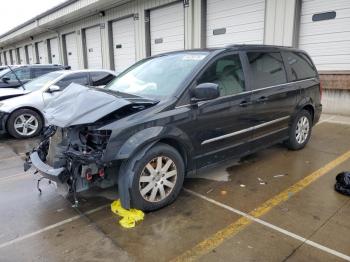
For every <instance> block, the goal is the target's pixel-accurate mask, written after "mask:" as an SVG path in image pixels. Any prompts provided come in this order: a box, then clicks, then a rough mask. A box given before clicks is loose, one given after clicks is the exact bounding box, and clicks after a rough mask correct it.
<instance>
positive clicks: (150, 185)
mask: <svg viewBox="0 0 350 262" xmlns="http://www.w3.org/2000/svg"><path fill="white" fill-rule="evenodd" d="M134 158H136V159H137V160H136V159H134ZM135 160H136V161H135ZM131 165H133V166H131ZM120 170H121V172H125V171H126V170H129V172H131V173H132V175H133V180H132V185H131V188H130V189H129V192H130V200H131V203H130V204H131V207H133V208H137V209H141V210H143V211H153V210H157V209H160V208H162V207H165V206H167V205H169V204H171V203H172V202H174V201H175V199H176V198H177V196H178V195H179V193H180V190H181V188H182V185H183V181H184V177H185V166H184V161H183V159H182V157H181V155H180V154H179V152H178V151H177V150H176V149H175V148H173V147H171V146H169V145H167V144H162V143H159V144H156V145H155V146H153V147H151V148H150V149H149V150H147V151H146V152H145V153H144V154H143V156H139V155H137V154H136V155H135V156H133V157H132V158H131V159H129V160H128V161H126V162H124V163H123V164H122V166H121V169H120ZM123 170H125V171H123Z"/></svg>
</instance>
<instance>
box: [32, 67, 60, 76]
mask: <svg viewBox="0 0 350 262" xmlns="http://www.w3.org/2000/svg"><path fill="white" fill-rule="evenodd" d="M31 70H32V73H33V78H36V77H39V76H42V75H45V74H47V73H50V72H53V71H57V70H60V68H56V67H52V68H49V67H46V68H45V67H43V68H32V69H31Z"/></svg>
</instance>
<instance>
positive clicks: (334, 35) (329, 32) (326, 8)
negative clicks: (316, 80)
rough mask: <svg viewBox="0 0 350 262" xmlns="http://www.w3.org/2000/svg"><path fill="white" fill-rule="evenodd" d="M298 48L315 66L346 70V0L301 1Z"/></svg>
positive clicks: (349, 44) (349, 24)
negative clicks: (304, 52)
mask: <svg viewBox="0 0 350 262" xmlns="http://www.w3.org/2000/svg"><path fill="white" fill-rule="evenodd" d="M301 9H302V10H301V17H300V35H299V48H301V49H304V50H305V51H307V52H308V53H309V54H310V55H311V57H312V58H313V60H314V62H315V64H316V67H317V69H318V70H350V33H349V28H350V1H349V0H337V1H329V0H318V1H305V0H304V1H303V2H302V8H301Z"/></svg>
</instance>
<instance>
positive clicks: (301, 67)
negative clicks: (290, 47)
mask: <svg viewBox="0 0 350 262" xmlns="http://www.w3.org/2000/svg"><path fill="white" fill-rule="evenodd" d="M284 55H285V58H286V61H287V63H288V66H289V68H290V71H291V81H298V80H304V79H308V78H314V77H316V76H317V71H316V69H315V66H314V65H313V63H312V62H311V60H310V58H309V57H308V56H307V55H305V54H304V53H301V52H284Z"/></svg>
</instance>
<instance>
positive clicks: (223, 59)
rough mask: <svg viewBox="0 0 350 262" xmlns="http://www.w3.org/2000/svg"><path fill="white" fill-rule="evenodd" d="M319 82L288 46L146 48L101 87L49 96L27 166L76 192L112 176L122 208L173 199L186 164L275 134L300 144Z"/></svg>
mask: <svg viewBox="0 0 350 262" xmlns="http://www.w3.org/2000/svg"><path fill="white" fill-rule="evenodd" d="M292 54H294V56H292ZM290 59H294V60H298V63H288V62H287V61H290ZM294 60H293V61H294ZM242 61H243V62H242ZM297 65H302V66H300V67H299V66H297ZM319 86H320V81H319V78H318V74H317V71H316V69H315V67H314V66H313V64H312V61H311V60H310V59H309V58H308V56H307V55H306V54H305V53H304V52H303V51H300V50H297V49H293V48H282V47H271V46H256V45H252V46H249V45H243V46H241V45H238V46H231V47H228V48H222V49H207V50H196V51H180V52H173V53H169V54H162V55H159V56H155V57H151V58H147V59H144V60H142V61H140V62H138V63H136V64H135V65H133V66H132V67H130V68H129V69H127V70H126V71H124V72H123V73H121V74H120V75H118V77H117V78H116V79H115V80H114V81H113V82H111V83H110V84H109V85H108V86H107V87H106V88H105V89H103V90H101V89H93V90H85V89H84V88H83V87H76V90H77V93H75V92H74V91H73V90H69V89H67V90H66V91H65V92H63V95H62V97H61V98H62V99H60V98H59V99H58V100H56V101H54V102H52V104H51V105H49V106H48V107H47V109H46V110H44V111H46V119H48V120H49V121H48V123H49V124H52V126H50V127H49V128H48V129H47V132H46V133H45V136H44V138H43V139H42V141H41V143H40V144H39V146H38V147H37V148H35V149H34V150H33V152H32V153H31V155H30V156H29V158H28V159H27V163H26V168H28V167H30V166H31V165H32V166H34V167H35V168H36V169H37V170H38V171H40V172H41V173H42V174H43V175H44V176H45V177H47V178H49V179H52V180H55V181H58V183H59V184H60V183H62V184H66V185H67V186H68V191H70V193H72V194H73V196H74V199H75V200H76V201H77V193H78V192H81V191H84V190H87V189H89V188H91V187H95V186H97V187H101V188H105V187H109V186H114V185H116V184H118V190H119V196H120V200H121V204H122V206H123V207H124V208H127V209H129V208H133V207H136V208H138V209H142V210H144V211H152V210H156V209H159V208H161V207H164V206H166V205H168V204H170V203H172V202H173V201H174V200H175V199H176V197H177V196H178V194H179V192H180V189H181V187H182V184H183V180H184V177H185V174H196V172H198V170H201V169H203V168H207V167H213V166H215V165H218V164H220V163H222V162H223V161H227V160H228V159H232V158H234V159H237V158H240V157H243V156H246V155H249V154H252V153H254V152H256V151H258V150H261V149H264V148H266V147H268V146H271V145H274V144H276V143H280V142H283V141H287V145H288V146H289V148H291V149H294V150H297V149H301V148H303V147H304V146H305V145H306V144H307V143H308V141H309V139H310V136H311V131H312V126H313V125H314V124H316V123H317V122H318V120H319V118H320V114H321V110H322V105H321V103H320V89H319ZM79 90H80V91H79ZM70 105H74V108H72V109H71V107H70Z"/></svg>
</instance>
